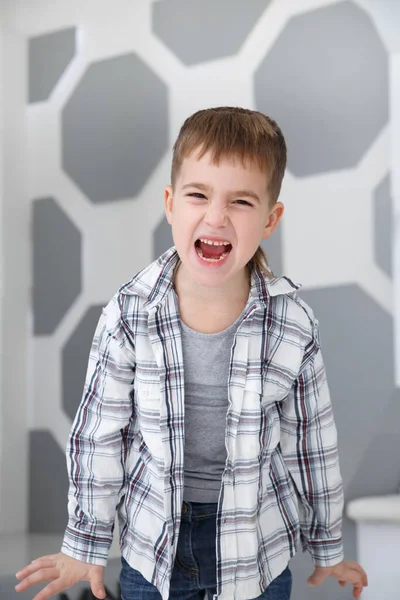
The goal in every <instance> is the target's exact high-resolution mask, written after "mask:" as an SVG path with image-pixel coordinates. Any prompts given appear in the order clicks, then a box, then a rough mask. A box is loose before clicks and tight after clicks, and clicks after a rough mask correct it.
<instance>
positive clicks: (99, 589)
mask: <svg viewBox="0 0 400 600" xmlns="http://www.w3.org/2000/svg"><path fill="white" fill-rule="evenodd" d="M90 589H91V590H92V594H93V596H94V597H95V598H98V599H99V600H105V598H106V590H105V588H104V583H103V579H102V578H99V577H96V579H92V580H91V582H90Z"/></svg>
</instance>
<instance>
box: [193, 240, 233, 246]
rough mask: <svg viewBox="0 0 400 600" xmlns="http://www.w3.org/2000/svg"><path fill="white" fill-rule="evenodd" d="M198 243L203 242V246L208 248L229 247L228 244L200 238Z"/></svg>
mask: <svg viewBox="0 0 400 600" xmlns="http://www.w3.org/2000/svg"><path fill="white" fill-rule="evenodd" d="M200 241H201V242H203V244H209V245H210V246H230V243H229V242H213V241H212V240H205V239H201V238H200Z"/></svg>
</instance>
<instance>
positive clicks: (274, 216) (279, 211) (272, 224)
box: [262, 202, 285, 240]
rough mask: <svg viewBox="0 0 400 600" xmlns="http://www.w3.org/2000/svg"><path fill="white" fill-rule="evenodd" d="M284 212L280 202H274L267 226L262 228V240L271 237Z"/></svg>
mask: <svg viewBox="0 0 400 600" xmlns="http://www.w3.org/2000/svg"><path fill="white" fill-rule="evenodd" d="M284 211H285V207H284V206H283V204H282V202H275V204H274V206H273V207H272V210H271V212H270V213H269V215H268V221H267V224H266V225H265V227H264V231H263V234H262V239H263V240H265V239H267V238H269V237H271V235H272V234H273V233H274V231H275V229H276V228H277V227H278V225H279V221H280V220H281V218H282V215H283V213H284Z"/></svg>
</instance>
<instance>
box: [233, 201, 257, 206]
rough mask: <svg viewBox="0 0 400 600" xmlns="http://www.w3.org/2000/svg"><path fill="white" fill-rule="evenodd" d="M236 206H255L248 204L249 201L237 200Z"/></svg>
mask: <svg viewBox="0 0 400 600" xmlns="http://www.w3.org/2000/svg"><path fill="white" fill-rule="evenodd" d="M235 203H236V204H239V205H240V206H253V204H251V202H247V200H235Z"/></svg>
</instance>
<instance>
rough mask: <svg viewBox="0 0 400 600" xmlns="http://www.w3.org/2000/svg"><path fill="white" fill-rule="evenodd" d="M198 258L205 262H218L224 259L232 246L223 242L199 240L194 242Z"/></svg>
mask: <svg viewBox="0 0 400 600" xmlns="http://www.w3.org/2000/svg"><path fill="white" fill-rule="evenodd" d="M194 246H195V248H196V252H197V254H198V256H200V258H201V259H203V260H205V261H206V262H213V263H216V262H220V261H222V260H224V258H226V257H227V256H228V255H229V253H230V252H231V250H232V244H230V243H229V242H225V241H222V240H221V241H214V240H208V239H206V238H200V239H198V240H196V242H195V245H194Z"/></svg>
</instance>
